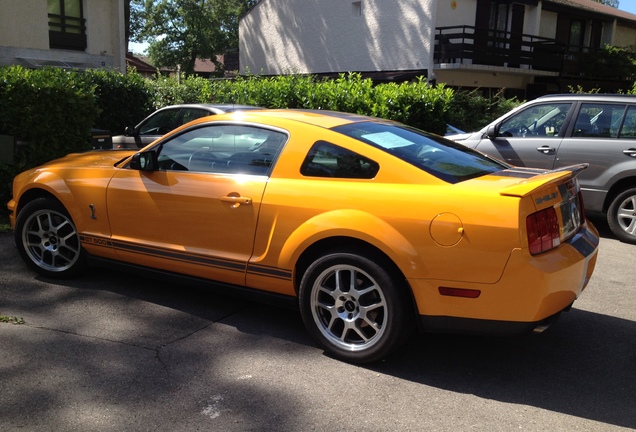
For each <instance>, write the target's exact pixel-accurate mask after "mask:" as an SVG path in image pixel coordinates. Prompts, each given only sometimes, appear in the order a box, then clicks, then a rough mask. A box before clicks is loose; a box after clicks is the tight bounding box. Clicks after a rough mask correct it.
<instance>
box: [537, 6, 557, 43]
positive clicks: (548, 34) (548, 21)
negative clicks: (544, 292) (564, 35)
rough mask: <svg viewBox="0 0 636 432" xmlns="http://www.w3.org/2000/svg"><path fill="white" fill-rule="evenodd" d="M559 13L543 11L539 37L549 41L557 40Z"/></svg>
mask: <svg viewBox="0 0 636 432" xmlns="http://www.w3.org/2000/svg"><path fill="white" fill-rule="evenodd" d="M557 17H558V15H557V13H556V12H549V11H542V12H541V24H540V25H539V36H541V37H544V38H549V39H555V38H556V29H557Z"/></svg>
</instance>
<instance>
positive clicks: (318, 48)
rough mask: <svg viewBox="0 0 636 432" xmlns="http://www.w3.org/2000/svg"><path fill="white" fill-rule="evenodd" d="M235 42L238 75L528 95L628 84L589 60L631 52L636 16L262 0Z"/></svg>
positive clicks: (453, 1)
mask: <svg viewBox="0 0 636 432" xmlns="http://www.w3.org/2000/svg"><path fill="white" fill-rule="evenodd" d="M239 41H240V47H239V53H240V72H241V73H242V74H247V73H251V74H262V75H279V74H289V73H299V74H317V75H326V76H329V75H337V74H338V73H341V72H349V71H351V72H360V73H361V74H362V75H363V76H368V77H371V78H373V79H375V80H377V81H403V80H408V79H412V78H414V77H416V76H425V77H427V79H428V80H429V81H431V82H439V83H442V82H443V83H446V84H447V85H450V86H453V87H461V88H482V89H484V88H486V89H487V88H493V89H500V88H506V89H507V91H508V92H510V93H511V95H519V96H522V97H528V96H529V97H533V96H537V95H539V94H545V93H554V92H559V91H567V88H568V86H577V85H581V86H583V87H595V88H603V89H604V90H608V91H611V90H615V89H617V88H621V87H627V86H631V81H630V79H631V77H628V76H621V75H620V73H619V72H620V71H617V75H616V76H612V77H609V79H608V77H607V75H605V76H604V77H603V76H601V75H600V74H597V73H596V72H598V71H599V70H600V69H599V68H597V69H596V71H595V68H594V67H593V64H594V63H595V62H598V61H600V60H599V55H601V54H602V53H600V50H601V49H602V48H603V47H604V46H605V45H606V44H609V45H613V46H618V47H624V48H627V49H631V50H636V15H632V14H629V13H626V12H622V11H619V10H617V9H615V8H611V7H609V6H604V5H602V4H599V3H596V2H594V1H592V0H400V1H395V0H394V1H387V0H321V1H320V2H307V1H306V0H261V1H260V2H259V3H258V4H256V5H255V6H254V7H253V8H252V10H251V11H250V12H249V13H248V14H247V15H246V16H245V17H243V19H242V20H241V22H240V25H239ZM591 65H592V66H591ZM595 73H596V74H595ZM597 75H598V76H597ZM628 81H629V82H628Z"/></svg>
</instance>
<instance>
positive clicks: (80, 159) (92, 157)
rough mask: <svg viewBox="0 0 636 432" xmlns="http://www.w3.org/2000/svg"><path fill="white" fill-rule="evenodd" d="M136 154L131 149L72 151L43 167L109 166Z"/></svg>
mask: <svg viewBox="0 0 636 432" xmlns="http://www.w3.org/2000/svg"><path fill="white" fill-rule="evenodd" d="M133 154H135V151H131V150H96V151H89V152H86V153H71V154H69V155H66V156H64V157H62V158H60V159H56V160H53V161H51V162H48V163H46V164H44V165H42V167H47V168H52V167H63V168H82V167H84V168H108V167H111V168H112V167H113V166H115V165H116V164H118V163H119V162H123V160H125V159H127V158H128V157H130V156H132V155H133Z"/></svg>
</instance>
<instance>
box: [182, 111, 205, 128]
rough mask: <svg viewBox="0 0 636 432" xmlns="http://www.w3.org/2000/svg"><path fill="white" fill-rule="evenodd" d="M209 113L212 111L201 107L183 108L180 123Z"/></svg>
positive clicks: (188, 121)
mask: <svg viewBox="0 0 636 432" xmlns="http://www.w3.org/2000/svg"><path fill="white" fill-rule="evenodd" d="M209 115H212V113H211V112H209V111H207V110H204V109H201V108H184V109H183V115H182V116H181V124H182V125H184V124H186V123H190V122H191V121H192V120H196V119H198V118H201V117H205V116H209Z"/></svg>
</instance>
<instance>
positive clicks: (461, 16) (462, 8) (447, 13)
mask: <svg viewBox="0 0 636 432" xmlns="http://www.w3.org/2000/svg"><path fill="white" fill-rule="evenodd" d="M476 13H477V0H437V23H436V24H435V27H451V26H461V25H467V26H474V25H475V14H476Z"/></svg>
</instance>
